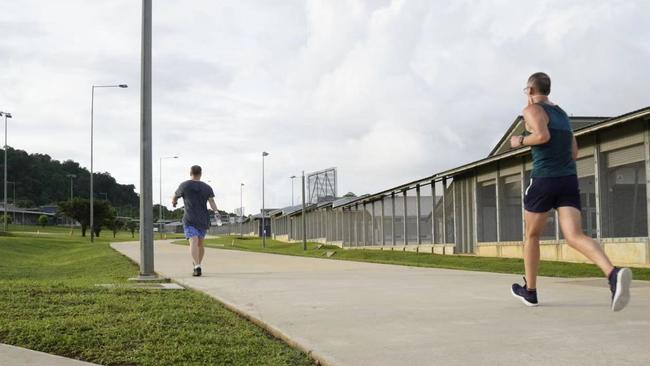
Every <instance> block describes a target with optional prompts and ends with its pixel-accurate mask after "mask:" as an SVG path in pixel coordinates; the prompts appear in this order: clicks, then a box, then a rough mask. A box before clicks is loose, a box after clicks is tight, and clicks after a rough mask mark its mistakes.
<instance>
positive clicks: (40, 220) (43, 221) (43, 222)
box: [38, 215, 50, 227]
mask: <svg viewBox="0 0 650 366" xmlns="http://www.w3.org/2000/svg"><path fill="white" fill-rule="evenodd" d="M48 222H50V218H49V217H47V216H46V215H41V216H39V217H38V224H39V225H41V226H42V227H45V225H47V223H48Z"/></svg>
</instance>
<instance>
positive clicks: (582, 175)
mask: <svg viewBox="0 0 650 366" xmlns="http://www.w3.org/2000/svg"><path fill="white" fill-rule="evenodd" d="M576 167H577V168H578V184H579V187H580V204H581V206H582V215H581V216H582V230H583V231H584V232H585V234H586V235H588V236H591V237H592V238H595V237H596V236H598V232H597V226H596V223H597V220H598V216H597V213H596V179H595V176H594V171H595V167H594V157H593V156H589V157H586V158H582V159H578V160H577V161H576Z"/></svg>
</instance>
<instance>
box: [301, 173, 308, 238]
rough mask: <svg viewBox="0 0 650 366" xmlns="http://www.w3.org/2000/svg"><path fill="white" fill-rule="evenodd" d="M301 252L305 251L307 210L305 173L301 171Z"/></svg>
mask: <svg viewBox="0 0 650 366" xmlns="http://www.w3.org/2000/svg"><path fill="white" fill-rule="evenodd" d="M301 216H302V250H307V221H306V220H307V208H306V205H305V171H304V170H303V171H302V215H301Z"/></svg>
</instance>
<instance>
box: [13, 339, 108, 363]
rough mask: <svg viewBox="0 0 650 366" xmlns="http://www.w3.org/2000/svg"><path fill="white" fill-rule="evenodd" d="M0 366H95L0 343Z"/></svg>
mask: <svg viewBox="0 0 650 366" xmlns="http://www.w3.org/2000/svg"><path fill="white" fill-rule="evenodd" d="M0 365H2V366H43V365H47V366H92V365H95V364H94V363H88V362H83V361H79V360H73V359H71V358H65V357H61V356H55V355H50V354H47V353H43V352H38V351H32V350H30V349H26V348H20V347H15V346H10V345H7V344H1V343H0Z"/></svg>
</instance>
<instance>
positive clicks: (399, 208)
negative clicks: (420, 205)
mask: <svg viewBox="0 0 650 366" xmlns="http://www.w3.org/2000/svg"><path fill="white" fill-rule="evenodd" d="M395 243H396V244H404V194H403V193H402V192H396V193H395Z"/></svg>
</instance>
